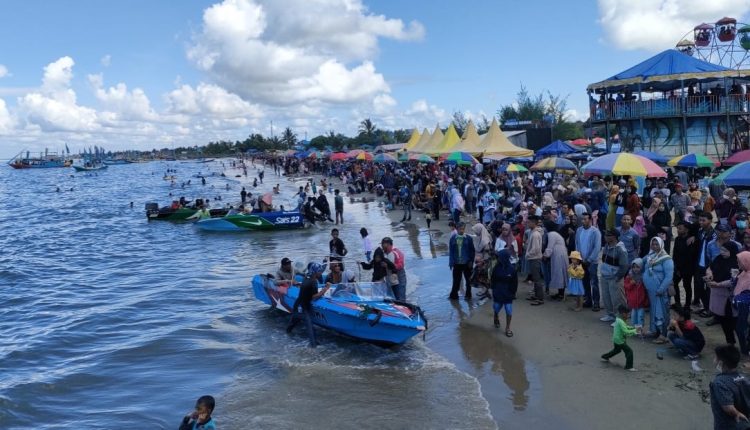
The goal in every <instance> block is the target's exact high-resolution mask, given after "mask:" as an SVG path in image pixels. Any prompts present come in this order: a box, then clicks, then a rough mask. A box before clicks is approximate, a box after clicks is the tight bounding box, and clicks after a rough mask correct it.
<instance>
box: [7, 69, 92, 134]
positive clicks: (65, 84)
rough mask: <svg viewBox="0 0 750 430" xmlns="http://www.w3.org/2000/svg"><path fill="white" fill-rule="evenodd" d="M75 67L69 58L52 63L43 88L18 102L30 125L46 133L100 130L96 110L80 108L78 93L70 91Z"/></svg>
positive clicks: (45, 73) (45, 72)
mask: <svg viewBox="0 0 750 430" xmlns="http://www.w3.org/2000/svg"><path fill="white" fill-rule="evenodd" d="M74 64H75V62H74V61H73V59H72V58H70V57H67V56H66V57H62V58H60V59H58V60H57V61H54V62H52V63H50V64H48V65H47V66H45V68H44V77H43V78H42V86H41V88H40V89H39V90H38V91H34V92H30V93H28V94H26V95H24V96H23V97H20V98H19V99H18V105H19V109H20V110H21V111H22V112H23V113H24V114H25V118H26V120H27V121H28V122H30V123H32V124H35V125H37V126H39V127H40V128H41V129H42V130H44V131H60V130H66V131H90V130H95V129H97V128H98V127H99V124H98V123H97V116H96V111H95V110H94V109H91V108H88V107H84V106H80V105H78V104H77V102H76V93H75V91H73V89H72V88H70V82H71V80H72V79H73V65H74Z"/></svg>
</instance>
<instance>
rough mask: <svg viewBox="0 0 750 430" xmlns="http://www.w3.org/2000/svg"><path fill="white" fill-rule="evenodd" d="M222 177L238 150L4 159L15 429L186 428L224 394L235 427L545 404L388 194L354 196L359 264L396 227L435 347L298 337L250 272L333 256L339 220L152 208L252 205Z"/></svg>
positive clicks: (5, 278)
mask: <svg viewBox="0 0 750 430" xmlns="http://www.w3.org/2000/svg"><path fill="white" fill-rule="evenodd" d="M228 163H229V161H228V160H227V161H226V164H228ZM167 169H176V170H177V173H176V174H175V175H176V176H177V178H176V181H175V183H174V184H172V183H171V182H169V181H165V180H163V179H162V176H163V175H164V174H165V172H166V170H167ZM265 170H266V177H265V184H262V185H259V187H258V189H254V188H252V187H251V186H247V185H246V187H247V189H248V190H249V191H251V192H253V193H254V194H262V193H263V192H268V191H270V190H271V187H272V186H274V185H275V184H277V183H278V184H281V189H282V196H280V197H279V198H278V200H280V201H281V200H284V199H286V201H287V202H288V201H290V200H291V196H292V194H293V193H294V192H295V191H296V189H297V186H298V183H297V182H295V181H290V180H287V179H286V178H284V177H279V176H275V175H273V174H269V172H270V171H271V169H268V168H267V169H265ZM222 171H223V168H222V165H221V163H220V161H217V162H214V163H210V164H199V163H190V162H169V163H166V162H151V163H144V164H130V165H118V166H111V167H110V168H109V169H107V170H105V171H101V172H98V173H96V174H84V173H74V172H73V171H72V169H65V168H63V169H39V170H24V171H17V170H12V169H10V168H9V167H6V166H3V167H0V195H1V196H2V202H0V232H2V234H1V235H0V245H2V246H1V248H0V249H1V251H0V340H1V341H0V426H2V427H3V428H36V429H45V428H63V427H75V428H125V427H138V428H176V427H177V426H178V424H179V421H180V419H181V417H182V416H183V415H184V414H185V413H187V412H188V411H190V410H191V409H192V407H193V405H194V402H195V400H196V399H197V398H198V397H199V396H201V395H203V394H211V395H213V396H214V397H216V399H217V408H216V411H215V418H216V420H217V422H218V423H219V424H220V427H221V428H251V427H252V428H271V427H273V428H281V429H286V428H289V429H293V428H300V427H302V426H304V427H306V428H417V429H419V428H466V429H483V428H496V427H497V424H496V421H498V418H500V417H498V416H497V415H500V414H505V413H510V412H511V411H513V410H518V409H519V408H520V409H523V408H525V407H526V406H527V405H528V403H529V398H528V394H529V392H530V391H533V387H531V388H530V384H531V385H533V380H532V379H533V378H529V377H527V375H526V372H527V371H526V369H527V366H525V365H524V362H523V360H521V359H520V357H518V356H517V354H516V353H514V352H513V349H512V348H505V349H503V350H502V351H501V352H497V351H494V352H493V351H492V350H490V351H489V352H488V351H487V350H486V349H483V348H482V347H481V344H482V342H483V336H484V335H483V334H482V333H481V332H476V331H474V330H472V329H471V328H468V327H466V326H464V325H463V324H462V323H461V321H462V319H463V318H464V317H465V316H466V315H465V314H468V313H470V312H471V311H472V306H471V305H469V304H466V303H463V302H461V303H454V304H453V305H451V304H450V302H449V301H448V300H446V296H447V292H448V291H449V288H450V285H449V284H448V282H449V281H448V280H447V279H448V276H449V272H448V269H447V259H446V257H445V255H446V249H445V247H444V245H440V244H439V243H438V242H437V241H435V240H432V239H431V238H432V237H433V236H434V235H435V234H437V233H435V232H433V233H430V232H428V231H427V230H426V229H425V228H424V226H422V227H418V226H417V225H416V224H406V225H404V224H395V223H391V222H390V221H389V219H388V217H387V216H385V215H384V213H383V208H382V206H380V205H378V204H377V203H376V202H370V203H351V202H350V200H349V198H348V197H347V198H346V199H345V201H346V204H345V213H344V216H345V224H344V225H342V226H339V229H340V230H341V237H342V239H343V240H344V242H345V243H346V245H347V248H348V249H349V255H348V256H347V257H348V258H363V251H362V250H361V242H360V237H359V229H360V228H361V227H362V226H365V227H367V228H368V229H369V230H370V234H371V235H372V236H371V237H372V238H373V239H372V240H373V243H379V240H380V239H381V238H382V237H384V236H391V237H393V238H394V242H395V245H396V246H397V247H398V248H400V249H401V250H402V251H404V253H405V254H406V259H407V268H408V271H409V289H408V293H409V298H410V300H412V301H415V302H417V303H418V304H419V305H421V306H422V307H423V309H424V310H425V313H426V314H427V317H428V318H429V320H430V329H429V331H428V333H427V336H426V340H423V339H422V338H414V339H412V340H411V341H409V342H408V343H406V344H405V345H403V346H402V347H400V348H389V349H385V348H381V347H377V346H373V345H369V344H366V343H362V342H357V341H354V340H351V339H345V338H342V337H339V336H337V335H335V334H332V333H330V332H326V331H323V330H319V335H320V340H321V342H322V345H321V346H320V347H319V348H317V349H314V350H312V349H309V348H307V340H306V338H305V334H304V330H302V329H299V330H297V331H295V332H294V333H293V334H291V335H287V334H286V333H285V330H284V328H285V325H286V322H287V319H286V318H287V317H286V316H285V315H284V314H281V313H279V312H277V311H272V310H270V309H268V306H266V305H264V304H262V303H260V302H258V301H256V300H254V297H253V295H252V293H251V289H250V279H251V277H252V276H253V275H254V274H256V273H266V272H268V271H272V270H275V268H276V267H277V265H278V262H279V261H280V260H281V258H283V257H289V258H291V259H292V260H298V259H303V260H307V259H308V258H309V257H314V256H322V255H324V254H325V253H326V252H327V249H328V240H329V239H330V236H329V233H330V228H331V227H333V226H332V225H330V224H329V225H326V226H324V227H322V228H309V229H305V230H295V231H282V232H262V233H259V232H248V233H233V234H232V233H208V232H202V231H199V230H198V229H197V228H195V226H194V225H192V224H190V223H182V224H175V223H171V222H165V221H150V222H149V221H148V220H147V219H146V216H145V212H144V210H143V208H144V204H145V203H146V202H151V201H154V202H159V203H160V204H168V203H169V202H170V201H171V200H172V199H177V198H179V196H182V195H184V196H186V197H187V198H188V199H193V198H210V199H214V198H216V197H218V196H221V198H222V200H221V201H213V202H212V203H213V205H214V207H216V206H217V205H221V204H224V203H228V202H230V201H231V202H236V201H238V200H239V193H240V189H241V186H240V183H239V182H238V181H240V180H245V179H244V178H235V177H234V174H233V173H230V174H229V175H227V177H222V176H220V173H221V172H222ZM256 172H257V170H255V169H254V168H250V169H249V171H248V174H249V175H250V176H251V177H252V176H254V173H256ZM199 173H200V174H202V175H205V176H206V179H207V184H206V185H205V186H203V185H200V183H201V181H200V179H199V178H196V177H195V175H198V174H199ZM188 180H190V181H191V185H186V186H185V187H182V186H181V184H182V183H183V182H187V181H188ZM250 182H251V181H250ZM227 184H229V185H230V189H229V190H226V185H227ZM58 188H59V191H57V190H58ZM170 193H171V196H170ZM131 202H132V207H131ZM329 202H330V203H331V205H332V204H333V201H332V196H329ZM282 203H284V202H282ZM287 204H288V203H287ZM352 269H354V268H352ZM355 272H356V273H357V275H358V276H361V277H362V278H363V280H369V276H370V274H369V273H367V272H362V273H360V272H359V271H358V270H355ZM487 366H489V368H488V369H487V368H486V367H487ZM493 415H494V416H493ZM500 421H502V420H500Z"/></svg>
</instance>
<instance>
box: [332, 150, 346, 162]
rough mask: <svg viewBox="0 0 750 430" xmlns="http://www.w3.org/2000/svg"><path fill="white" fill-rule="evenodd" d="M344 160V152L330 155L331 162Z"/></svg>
mask: <svg viewBox="0 0 750 430" xmlns="http://www.w3.org/2000/svg"><path fill="white" fill-rule="evenodd" d="M337 160H346V152H334V153H333V154H331V161H337Z"/></svg>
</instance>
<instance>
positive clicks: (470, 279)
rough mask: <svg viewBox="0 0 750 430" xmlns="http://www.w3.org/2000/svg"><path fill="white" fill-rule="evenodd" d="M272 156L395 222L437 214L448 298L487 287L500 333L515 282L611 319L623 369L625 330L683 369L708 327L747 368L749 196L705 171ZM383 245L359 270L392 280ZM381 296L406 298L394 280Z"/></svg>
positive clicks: (536, 302) (726, 363) (729, 365)
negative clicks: (585, 173)
mask: <svg viewBox="0 0 750 430" xmlns="http://www.w3.org/2000/svg"><path fill="white" fill-rule="evenodd" d="M290 163H291V164H290ZM280 164H281V165H284V166H285V170H287V171H290V166H294V167H293V169H296V170H299V171H303V172H305V173H318V174H321V175H323V176H326V177H337V178H339V179H340V180H341V181H343V183H344V184H345V187H347V190H348V192H349V193H350V194H357V193H361V192H372V193H375V194H377V195H378V196H380V197H381V198H382V199H383V201H384V203H385V207H386V209H387V210H394V211H396V210H403V217H402V221H409V220H411V218H412V211H419V212H422V213H423V214H424V217H423V218H424V219H425V221H426V222H427V223H430V222H431V221H433V220H440V218H441V216H442V217H447V218H448V219H449V220H450V224H449V225H450V226H451V233H450V235H451V237H450V239H449V258H448V260H449V262H448V265H449V270H450V271H451V272H452V282H451V286H450V289H449V294H448V298H449V299H450V300H458V299H459V297H460V296H459V294H460V292H461V291H463V296H464V298H465V299H472V298H473V294H474V293H473V290H477V289H478V290H477V291H478V293H477V294H478V295H481V296H483V297H488V298H489V297H490V296H491V297H492V301H493V310H494V312H493V324H494V326H495V327H498V328H500V327H501V326H502V324H501V322H500V314H501V313H502V312H504V313H505V316H506V317H505V330H504V333H505V335H506V336H508V337H512V336H513V335H514V333H513V331H512V330H511V321H512V315H513V302H514V301H515V300H517V297H518V295H519V293H518V290H519V284H522V283H524V282H527V283H529V284H530V285H529V286H530V287H531V288H530V293H529V295H528V296H527V297H523V298H525V299H527V300H528V301H529V304H530V305H532V306H542V305H545V304H547V303H548V302H549V301H561V302H562V301H567V302H568V303H570V309H571V311H573V312H582V311H583V310H584V309H589V310H591V311H593V312H601V317H600V320H601V321H602V322H603V323H607V324H611V325H612V326H613V337H612V339H613V344H614V348H613V349H612V350H611V351H610V352H608V353H606V354H604V355H602V357H601V358H602V360H604V361H609V360H610V359H611V358H612V357H614V356H615V355H616V354H618V353H619V352H624V353H625V356H626V363H625V369H627V370H631V371H634V370H635V367H634V361H635V360H634V357H633V352H632V350H631V349H630V348H629V347H628V346H627V338H628V337H629V336H640V337H642V338H647V339H650V340H651V341H652V342H653V343H655V344H666V343H671V345H672V346H673V347H674V349H675V350H676V351H678V352H679V353H681V354H682V355H683V356H684V358H685V359H688V360H692V361H693V366H694V368H696V367H697V359H698V358H699V356H700V355H701V353H702V352H703V350H704V348H705V345H706V338H705V337H704V331H712V330H716V328H721V333H722V335H723V337H724V341H725V344H724V345H719V346H717V347H716V349H715V354H716V360H717V363H718V365H719V366H721V367H722V369H724V370H725V371H723V373H722V375H724V373H727V372H729V373H731V372H736V370H737V369H738V368H739V369H744V368H746V367H750V342H749V341H748V317H749V315H748V314H750V230H749V229H748V223H747V219H748V207H747V203H746V202H744V201H743V199H741V198H740V196H739V195H738V193H737V192H736V191H735V190H734V189H733V188H725V187H723V186H721V185H718V184H715V183H713V182H712V181H711V177H710V176H709V172H706V174H705V175H699V174H696V172H688V171H684V170H679V171H669V172H668V175H667V177H666V178H658V179H654V178H645V180H643V179H640V178H632V177H627V176H624V177H618V176H609V177H582V176H575V175H559V174H554V173H531V174H526V175H520V176H516V175H509V174H506V173H502V171H501V169H498V168H497V167H498V166H497V165H496V164H491V165H482V164H478V165H472V166H456V165H449V164H442V163H437V164H419V163H409V164H401V165H389V164H373V163H369V162H351V161H342V162H332V161H328V160H312V161H309V160H287V161H285V162H281V163H280ZM428 227H429V225H428ZM467 230H468V231H467ZM363 237H366V231H365V233H364V235H363ZM367 242H368V243H369V239H368V241H367ZM392 245H393V243H392V241H391V240H390V239H389V238H385V239H383V242H382V243H381V247H379V248H378V249H376V250H375V252H374V255H373V259H372V260H371V261H368V262H364V263H363V264H362V267H363V268H365V269H372V270H373V281H376V280H382V279H385V278H387V277H393V279H392V280H391V281H390V284H391V285H394V286H398V285H401V284H400V280H399V278H398V276H397V274H398V273H399V270H400V271H402V272H403V266H401V267H399V266H398V265H397V264H396V262H397V261H398V260H399V257H398V256H393V257H389V255H392V253H393V247H392ZM370 249H371V246H370ZM368 260H369V258H368ZM401 261H403V256H401ZM403 275H404V276H403V278H404V284H405V272H404V273H403ZM394 294H395V295H396V297H397V298H399V299H405V289H400V288H397V289H394ZM693 316H697V317H699V318H701V319H702V321H699V322H698V321H694V320H693V319H692V318H693ZM699 326H700V327H703V331H702V330H701V329H700V328H699ZM714 326H715V327H714ZM706 334H708V332H706ZM735 345H736V346H735ZM732 348H734V350H736V351H737V360H736V361H737V362H736V363H734V360H733V358H732V357H734V355H732V354H733V353H732V352H731V351H732V350H733V349H732ZM728 351H729V352H728ZM720 376H721V375H720ZM714 394H716V396H714ZM721 395H722V393H720V392H719V391H718V388H717V391H716V393H714V385H712V400H715V401H716V402H719V403H718V404H720V405H724V406H726V404H725V403H720V402H722V401H726V399H723V400H722V399H720V397H721ZM723 395H724V397H726V396H727V394H726V393H723ZM719 410H721V411H722V413H724V414H728V416H730V417H739V415H737V414H734V412H732V411H731V410H729V411H728V409H727V408H719ZM727 411H728V412H727ZM738 413H739V412H738ZM739 414H740V415H742V414H741V413H739ZM743 417H744V415H743Z"/></svg>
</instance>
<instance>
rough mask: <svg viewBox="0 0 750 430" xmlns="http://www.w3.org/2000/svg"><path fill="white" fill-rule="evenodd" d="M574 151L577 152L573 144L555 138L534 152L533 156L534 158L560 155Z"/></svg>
mask: <svg viewBox="0 0 750 430" xmlns="http://www.w3.org/2000/svg"><path fill="white" fill-rule="evenodd" d="M574 152H578V148H574V147H573V146H571V145H568V144H567V143H565V142H563V141H562V140H556V141H554V142H552V143H550V144H549V145H547V146H545V147H544V148H542V149H539V150H537V151H536V152H535V153H534V156H535V157H536V158H544V157H550V156H554V157H559V156H561V155H567V154H572V153H574Z"/></svg>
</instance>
